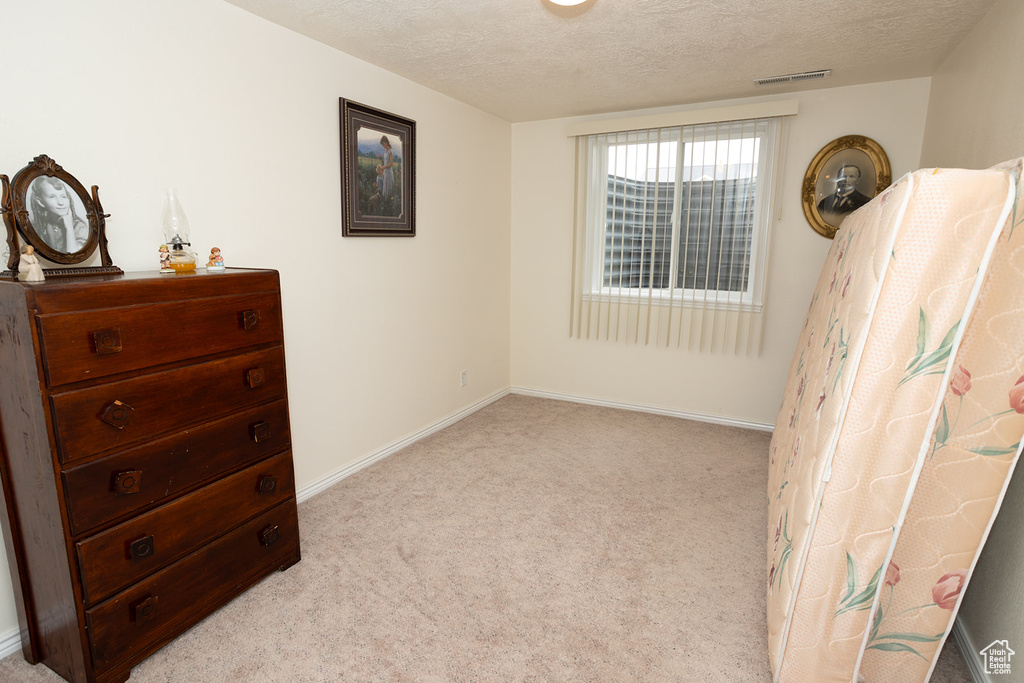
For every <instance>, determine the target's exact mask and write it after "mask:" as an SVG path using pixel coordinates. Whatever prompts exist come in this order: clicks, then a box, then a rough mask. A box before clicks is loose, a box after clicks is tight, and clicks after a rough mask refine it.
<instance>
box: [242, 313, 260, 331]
mask: <svg viewBox="0 0 1024 683" xmlns="http://www.w3.org/2000/svg"><path fill="white" fill-rule="evenodd" d="M242 327H243V328H245V331H246V332H252V331H253V330H258V329H260V311H259V309H252V310H249V311H242Z"/></svg>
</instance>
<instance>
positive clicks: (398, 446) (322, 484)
mask: <svg viewBox="0 0 1024 683" xmlns="http://www.w3.org/2000/svg"><path fill="white" fill-rule="evenodd" d="M508 394H509V389H508V388H505V389H502V390H500V391H497V392H495V393H493V394H491V395H490V396H487V397H486V398H483V399H481V400H479V401H477V402H476V403H474V404H472V405H469V406H466V407H465V408H463V409H462V410H459V411H457V412H454V413H452V414H451V415H449V416H448V417H445V418H443V419H441V420H438V421H437V422H435V423H434V424H432V425H428V426H426V427H424V428H423V429H421V430H419V431H418V432H416V433H414V434H410V435H409V436H407V437H405V438H404V439H399V440H398V441H395V442H394V443H392V444H389V445H387V446H385V447H384V448H382V449H380V450H379V451H375V452H373V453H370V454H368V455H366V456H364V457H363V458H361V459H359V460H358V461H356V462H354V463H352V464H351V465H346V466H345V467H343V468H341V469H340V470H336V471H334V472H332V473H330V474H328V475H327V476H325V477H321V478H320V479H317V480H316V481H314V482H311V483H309V484H306V485H305V486H303V487H302V488H300V489H299V490H298V491H296V492H295V499H296V500H297V501H298V502H300V503H301V502H302V501H304V500H308V499H309V498H312V497H313V496H315V495H316V494H318V493H322V492H323V491H325V490H327V489H329V488H330V487H331V486H334V485H335V484H337V483H338V482H339V481H341V480H342V479H344V478H345V477H348V476H351V475H353V474H355V473H356V472H358V471H359V470H361V469H363V468H364V467H369V466H370V465H372V464H373V463H375V462H377V461H378V460H383V459H384V458H386V457H388V456H389V455H391V454H392V453H395V452H397V451H400V450H402V449H403V448H405V447H406V446H411V445H412V444H414V443H416V442H417V441H419V440H420V439H424V438H426V437H428V436H430V435H431V434H433V433H434V432H439V431H441V430H442V429H444V428H445V427H449V426H451V425H453V424H455V423H456V422H458V421H459V420H461V419H463V418H465V417H468V416H470V415H472V414H473V413H475V412H476V411H478V410H480V409H481V408H485V407H486V406H489V405H490V404H492V403H494V402H495V401H497V400H498V399H500V398H503V397H505V396H508Z"/></svg>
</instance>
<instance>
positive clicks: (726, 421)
mask: <svg viewBox="0 0 1024 683" xmlns="http://www.w3.org/2000/svg"><path fill="white" fill-rule="evenodd" d="M511 393H513V394H522V395H523V396H536V397H538V398H551V399H554V400H556V401H570V402H572V403H585V404H587V405H592V406H602V407H605V408H618V409H620V410H633V411H636V412H639V413H652V414H654V415H667V416H669V417H681V418H683V419H684V420H694V421H696V422H710V423H711V424H717V425H726V426H729V427H742V428H744V429H757V430H760V431H763V432H770V431H773V430H774V429H775V425H773V424H769V423H767V422H755V421H753V420H741V419H739V418H735V417H726V416H724V415H707V414H705V413H691V412H688V411H686V410H675V409H672V408H660V407H658V406H649V405H644V404H641V403H624V402H622V401H609V400H607V399H602V398H590V397H589V396H574V395H572V394H562V393H558V392H554V391H540V390H537V389H527V388H526V387H512V389H511Z"/></svg>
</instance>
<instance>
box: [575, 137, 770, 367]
mask: <svg viewBox="0 0 1024 683" xmlns="http://www.w3.org/2000/svg"><path fill="white" fill-rule="evenodd" d="M780 135H781V122H780V119H779V118H778V117H769V118H755V119H745V120H739V121H727V122H720V123H715V122H712V123H702V124H696V125H686V126H668V127H659V128H648V129H641V130H628V131H616V132H609V133H595V134H590V135H586V136H578V137H577V138H576V141H577V195H576V235H575V252H574V258H573V301H572V307H571V321H570V333H571V334H572V335H573V336H577V337H582V338H588V339H589V338H597V339H606V340H614V341H619V340H625V341H631V342H634V343H644V344H651V343H658V344H664V345H676V346H685V347H686V348H688V349H696V350H699V351H704V350H710V351H728V352H732V353H737V354H738V353H759V352H760V340H761V330H762V315H761V313H762V308H763V294H764V287H765V271H766V264H767V255H768V240H769V228H770V224H771V217H772V200H773V195H774V179H775V175H776V172H777V167H778V164H777V161H776V158H777V151H778V149H779V147H780V144H779V138H780Z"/></svg>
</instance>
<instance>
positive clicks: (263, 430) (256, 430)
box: [252, 422, 270, 443]
mask: <svg viewBox="0 0 1024 683" xmlns="http://www.w3.org/2000/svg"><path fill="white" fill-rule="evenodd" d="M268 439H270V423H269V422H257V423H256V424H254V425H253V426H252V440H253V441H255V442H256V443H259V442H260V441H267V440H268Z"/></svg>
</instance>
